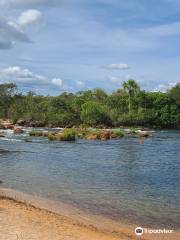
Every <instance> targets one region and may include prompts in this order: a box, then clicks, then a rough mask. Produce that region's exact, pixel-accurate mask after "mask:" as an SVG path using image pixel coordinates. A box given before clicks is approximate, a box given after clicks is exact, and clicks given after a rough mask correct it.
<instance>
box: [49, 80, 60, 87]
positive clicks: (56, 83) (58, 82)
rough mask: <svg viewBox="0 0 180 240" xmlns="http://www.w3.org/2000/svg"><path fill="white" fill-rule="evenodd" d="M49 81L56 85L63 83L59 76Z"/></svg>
mask: <svg viewBox="0 0 180 240" xmlns="http://www.w3.org/2000/svg"><path fill="white" fill-rule="evenodd" d="M51 82H52V83H53V84H54V85H55V86H58V87H62V85H63V80H62V79H60V78H53V79H52V81H51Z"/></svg>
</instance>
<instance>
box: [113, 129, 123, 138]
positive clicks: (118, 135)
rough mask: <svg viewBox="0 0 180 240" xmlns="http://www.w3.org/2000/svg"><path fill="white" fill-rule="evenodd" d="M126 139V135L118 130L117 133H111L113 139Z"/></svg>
mask: <svg viewBox="0 0 180 240" xmlns="http://www.w3.org/2000/svg"><path fill="white" fill-rule="evenodd" d="M122 137H124V133H123V132H122V131H120V130H117V131H115V130H114V131H112V132H111V138H122Z"/></svg>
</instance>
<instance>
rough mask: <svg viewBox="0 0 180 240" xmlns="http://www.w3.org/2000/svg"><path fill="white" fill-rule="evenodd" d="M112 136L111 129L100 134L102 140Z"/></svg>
mask: <svg viewBox="0 0 180 240" xmlns="http://www.w3.org/2000/svg"><path fill="white" fill-rule="evenodd" d="M110 138H111V132H110V131H102V132H101V134H100V139H101V140H102V141H106V140H109V139H110Z"/></svg>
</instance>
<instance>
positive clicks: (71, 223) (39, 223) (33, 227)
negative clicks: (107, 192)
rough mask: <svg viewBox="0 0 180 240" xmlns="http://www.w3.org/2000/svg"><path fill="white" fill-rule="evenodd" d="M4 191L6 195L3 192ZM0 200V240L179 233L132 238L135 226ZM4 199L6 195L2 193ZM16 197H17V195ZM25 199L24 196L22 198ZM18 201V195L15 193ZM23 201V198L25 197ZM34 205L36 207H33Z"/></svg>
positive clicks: (92, 239) (126, 239)
mask: <svg viewBox="0 0 180 240" xmlns="http://www.w3.org/2000/svg"><path fill="white" fill-rule="evenodd" d="M6 191H7V192H6ZM2 192H3V191H2V190H1V195H0V196H1V197H0V239H1V240H21V239H22V240H31V239H32V240H60V239H67V240H75V239H76V240H77V239H79V240H116V239H120V240H121V239H122V240H130V239H132V240H133V239H141V240H142V239H153V240H154V239H165V240H166V239H167V240H169V239H172V240H177V239H180V234H179V232H175V233H174V234H171V235H168V234H167V235H164V234H159V235H157V234H156V235H148V234H146V235H143V237H142V236H141V237H137V236H135V234H134V229H135V225H124V224H121V225H118V224H116V223H114V222H111V221H110V220H105V219H103V218H102V219H101V220H100V219H98V218H94V219H93V217H91V216H90V217H87V216H85V215H83V214H82V213H81V212H80V211H78V212H76V210H75V209H73V208H72V209H67V206H62V212H61V213H58V214H57V213H53V212H51V211H48V210H47V206H48V204H47V205H45V204H44V203H43V202H42V209H40V208H39V204H40V200H37V199H35V198H34V199H31V201H32V205H31V204H29V203H28V202H21V201H18V200H15V199H13V198H10V197H8V196H2ZM5 192H6V194H4V195H8V194H10V191H9V190H4V193H5ZM19 194H20V193H19ZM25 196H26V195H25ZM16 197H18V192H17V193H16ZM26 199H27V196H26ZM35 203H36V204H37V207H35V206H34V204H35Z"/></svg>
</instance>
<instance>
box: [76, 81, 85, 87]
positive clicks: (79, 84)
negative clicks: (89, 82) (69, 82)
mask: <svg viewBox="0 0 180 240" xmlns="http://www.w3.org/2000/svg"><path fill="white" fill-rule="evenodd" d="M75 84H76V86H77V87H83V86H84V82H82V81H76V82H75Z"/></svg>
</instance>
